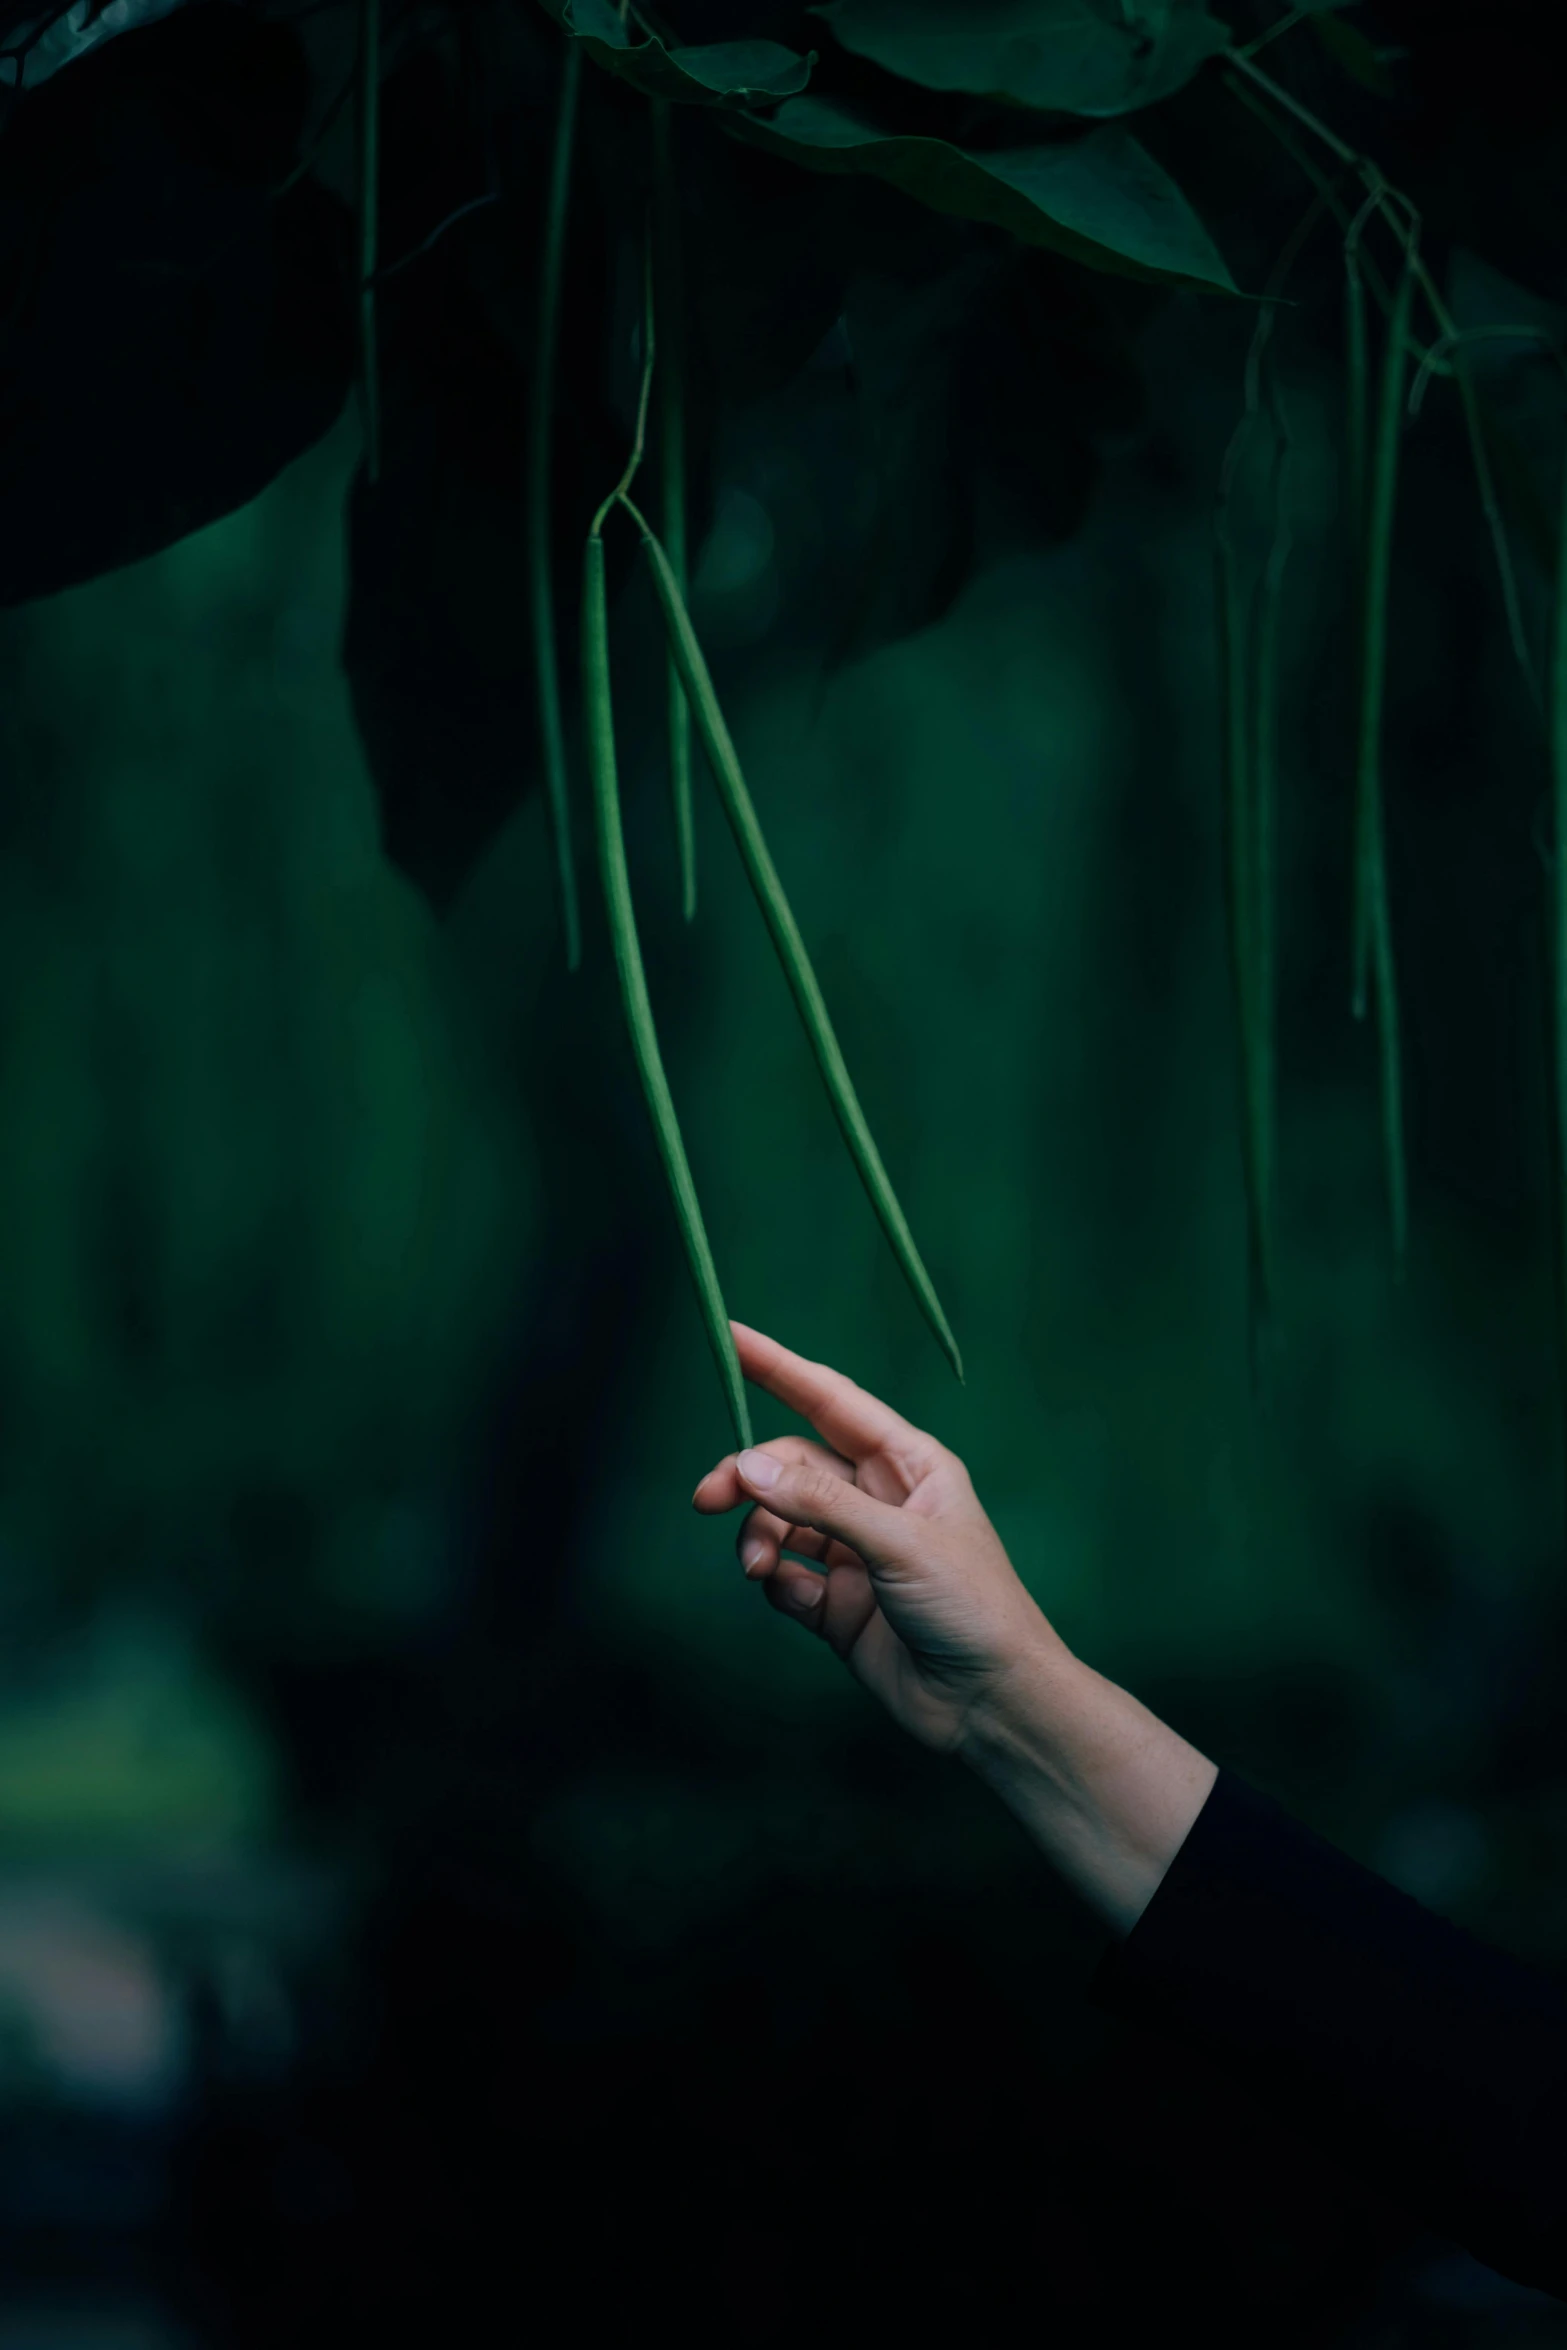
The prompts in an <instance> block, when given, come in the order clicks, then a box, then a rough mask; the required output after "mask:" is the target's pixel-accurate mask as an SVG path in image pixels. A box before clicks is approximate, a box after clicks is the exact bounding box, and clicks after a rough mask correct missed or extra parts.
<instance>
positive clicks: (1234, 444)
mask: <svg viewBox="0 0 1567 2350" xmlns="http://www.w3.org/2000/svg"><path fill="white" fill-rule="evenodd" d="M1245 431H1246V420H1243V422H1242V423H1241V424H1240V425H1239V426H1238V427H1237V428H1236V431H1235V434H1234V436H1233V438H1232V439H1231V442H1230V446H1229V448H1228V450H1227V452H1226V454H1225V460H1224V468H1223V472H1222V473H1221V475H1220V480H1219V496H1218V502H1217V505H1216V507H1215V509H1214V534H1213V544H1214V587H1215V609H1214V618H1215V624H1216V636H1217V644H1218V656H1219V771H1220V784H1221V791H1222V818H1223V842H1224V907H1225V937H1226V943H1227V945H1228V948H1229V962H1230V989H1231V994H1232V996H1233V999H1234V1003H1235V1036H1236V1045H1237V1073H1238V1076H1239V1080H1240V1105H1241V1116H1240V1141H1241V1171H1242V1176H1243V1179H1244V1182H1245V1186H1246V1228H1247V1251H1246V1259H1247V1333H1248V1340H1249V1348H1248V1351H1249V1356H1250V1362H1251V1370H1252V1387H1253V1393H1254V1394H1255V1393H1256V1388H1257V1369H1258V1326H1259V1323H1260V1322H1261V1321H1262V1320H1263V1319H1264V1317H1265V1315H1266V1296H1265V1281H1266V1265H1267V1250H1266V1244H1265V1239H1264V1225H1265V1204H1264V1194H1263V1167H1262V1154H1261V1152H1260V1150H1259V1129H1260V1123H1261V1121H1260V1118H1259V1114H1258V1112H1259V1101H1258V1091H1257V1035H1258V1029H1259V1025H1260V1022H1259V1012H1260V1005H1259V1002H1258V992H1257V978H1258V970H1257V954H1256V937H1255V909H1256V892H1255V878H1254V876H1255V851H1254V842H1253V837H1252V819H1253V800H1252V793H1251V788H1250V780H1249V773H1248V770H1249V765H1250V752H1251V739H1250V730H1249V728H1248V725H1247V710H1246V688H1247V682H1248V669H1249V666H1250V664H1249V662H1248V660H1247V637H1248V631H1247V625H1246V607H1245V604H1244V601H1243V598H1242V596H1241V592H1240V581H1239V575H1238V566H1237V563H1236V556H1235V544H1234V541H1233V539H1232V538H1231V535H1230V529H1229V501H1230V492H1231V488H1232V486H1233V482H1234V477H1235V468H1236V464H1237V461H1238V457H1239V452H1240V448H1241V445H1242V441H1243V439H1244V436H1245Z"/></svg>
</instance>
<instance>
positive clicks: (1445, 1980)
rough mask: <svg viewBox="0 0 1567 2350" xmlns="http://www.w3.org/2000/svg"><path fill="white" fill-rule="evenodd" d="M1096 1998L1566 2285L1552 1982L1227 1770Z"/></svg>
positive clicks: (1526, 2280)
mask: <svg viewBox="0 0 1567 2350" xmlns="http://www.w3.org/2000/svg"><path fill="white" fill-rule="evenodd" d="M1088 1996H1089V1999H1090V2002H1091V2003H1092V2004H1093V2005H1094V2006H1095V2007H1098V2008H1101V2009H1104V2010H1105V2011H1107V2012H1108V2013H1110V2014H1112V2015H1115V2016H1119V2017H1121V2018H1122V2019H1124V2020H1126V2021H1128V2022H1134V2023H1138V2024H1145V2025H1151V2026H1153V2027H1154V2028H1155V2029H1157V2030H1160V2031H1164V2032H1168V2033H1170V2034H1171V2035H1173V2036H1175V2037H1177V2038H1178V2039H1180V2040H1182V2041H1184V2042H1185V2043H1186V2044H1187V2045H1188V2046H1190V2047H1192V2048H1195V2049H1197V2050H1198V2051H1200V2052H1201V2053H1202V2054H1204V2055H1205V2056H1206V2057H1208V2058H1209V2059H1210V2060H1211V2061H1212V2062H1213V2063H1214V2064H1215V2065H1216V2066H1217V2067H1218V2068H1219V2069H1220V2070H1221V2071H1223V2072H1225V2073H1228V2074H1229V2075H1230V2076H1231V2077H1232V2078H1234V2079H1236V2080H1238V2081H1240V2082H1241V2083H1242V2085H1243V2086H1244V2087H1245V2088H1246V2089H1247V2090H1248V2091H1249V2092H1250V2093H1251V2094H1252V2095H1253V2096H1254V2097H1256V2098H1257V2099H1258V2100H1259V2101H1261V2102H1264V2103H1265V2104H1266V2105H1267V2106H1268V2107H1269V2108H1270V2110H1271V2111H1272V2112H1273V2113H1274V2114H1275V2115H1276V2116H1277V2118H1278V2119H1279V2120H1281V2121H1284V2122H1286V2123H1288V2124H1290V2125H1292V2126H1294V2127H1297V2128H1299V2129H1300V2130H1301V2131H1302V2132H1303V2133H1304V2134H1305V2135H1307V2136H1308V2137H1309V2138H1310V2139H1311V2140H1312V2141H1313V2143H1314V2144H1315V2145H1316V2146H1318V2147H1319V2148H1320V2150H1321V2151H1322V2153H1323V2154H1324V2156H1325V2157H1326V2158H1327V2159H1328V2160H1330V2161H1332V2162H1334V2163H1336V2164H1338V2166H1339V2167H1340V2168H1341V2169H1343V2170H1345V2171H1347V2172H1350V2173H1359V2174H1361V2175H1363V2176H1365V2177H1367V2178H1368V2179H1369V2180H1371V2181H1372V2182H1373V2183H1376V2184H1380V2185H1383V2186H1386V2187H1394V2186H1396V2188H1397V2190H1398V2192H1399V2196H1400V2200H1401V2201H1403V2202H1404V2203H1405V2204H1406V2205H1407V2207H1408V2208H1409V2209H1410V2211H1411V2212H1413V2213H1415V2214H1417V2215H1418V2216H1419V2217H1420V2218H1421V2219H1422V2220H1423V2221H1424V2222H1425V2224H1427V2225H1429V2226H1430V2227H1431V2228H1433V2229H1435V2230H1437V2231H1439V2232H1440V2233H1442V2234H1444V2235H1447V2236H1450V2237H1451V2238H1452V2239H1453V2240H1454V2241H1455V2242H1457V2243H1459V2244H1461V2245H1463V2246H1464V2247H1465V2249H1466V2250H1468V2251H1470V2252H1472V2253H1473V2254H1474V2255H1475V2257H1476V2258H1477V2259H1479V2260H1482V2261H1484V2262H1485V2263H1486V2264H1487V2265H1488V2266H1489V2267H1492V2268H1495V2269H1498V2270H1499V2271H1501V2273H1502V2274H1504V2275H1506V2276H1510V2277H1513V2278H1515V2279H1516V2280H1517V2281H1518V2282H1519V2283H1522V2284H1529V2285H1534V2286H1537V2287H1539V2288H1541V2289H1542V2290H1544V2291H1546V2292H1549V2293H1555V2294H1557V2295H1558V2296H1559V2297H1561V2298H1562V2299H1564V2300H1567V1994H1564V1992H1563V1991H1562V1990H1561V1989H1560V1988H1559V1987H1558V1986H1557V1985H1556V1984H1555V1983H1553V1982H1552V1981H1551V1980H1550V1978H1549V1977H1548V1976H1545V1975H1543V1974H1541V1973H1539V1972H1537V1971H1536V1970H1534V1969H1532V1968H1530V1967H1528V1966H1525V1965H1524V1964H1523V1963H1522V1962H1521V1961H1519V1960H1517V1959H1514V1958H1510V1957H1508V1956H1507V1955H1506V1954H1505V1953H1503V1952H1501V1951H1499V1950H1495V1949H1492V1948H1491V1947H1489V1946H1488V1945H1487V1944H1485V1943H1481V1942H1477V1941H1476V1940H1475V1939H1474V1937H1473V1936H1472V1935H1470V1934H1468V1933H1466V1932H1465V1931H1464V1930H1463V1929H1462V1928H1461V1927H1458V1926H1455V1925H1453V1924H1451V1923H1450V1922H1449V1921H1448V1920H1447V1919H1445V1918H1441V1917H1438V1916H1436V1915H1435V1914H1434V1913H1433V1912H1432V1911H1430V1910H1428V1909H1426V1908H1425V1907H1423V1905H1422V1904H1421V1903H1420V1902H1418V1901H1415V1900H1413V1899H1412V1898H1411V1897H1410V1896H1409V1895H1408V1894H1407V1893H1402V1892H1400V1891H1399V1890H1398V1888H1397V1887H1396V1886H1394V1885H1391V1884H1389V1883H1388V1882H1387V1881H1386V1880H1385V1879H1384V1878H1382V1877H1379V1876H1377V1875H1376V1874H1375V1873H1374V1872H1373V1871H1372V1870H1370V1869H1367V1868H1363V1867H1362V1866H1361V1865H1360V1863H1359V1862H1358V1861H1354V1860H1351V1859H1350V1858H1349V1856H1348V1855H1347V1854H1345V1853H1342V1852H1339V1851H1338V1850H1337V1849H1336V1848H1335V1847H1334V1846H1333V1845H1331V1844H1329V1843H1327V1842H1326V1841H1325V1840H1324V1839H1323V1838H1322V1837H1320V1836H1318V1835H1316V1834H1315V1833H1314V1832H1313V1831H1312V1830H1311V1829H1309V1828H1306V1827H1303V1826H1302V1825H1301V1824H1300V1822H1299V1821H1297V1820H1294V1819H1292V1818H1291V1816H1290V1815H1289V1813H1288V1812H1287V1811H1285V1810H1284V1809H1283V1808H1282V1806H1281V1805H1279V1804H1277V1803H1275V1802H1274V1801H1273V1800H1272V1798H1271V1797H1269V1796H1266V1795H1264V1794H1262V1793H1260V1792H1259V1791H1258V1790H1257V1789H1256V1788H1253V1787H1251V1786H1249V1785H1248V1784H1247V1783H1246V1782H1245V1781H1244V1780H1242V1779H1238V1778H1236V1777H1235V1776H1234V1774H1233V1773H1231V1772H1229V1771H1224V1770H1221V1771H1220V1773H1219V1776H1218V1779H1217V1780H1216V1782H1215V1784H1214V1787H1213V1791H1212V1793H1211V1794H1210V1795H1209V1798H1208V1801H1207V1802H1206V1804H1205V1805H1204V1806H1203V1809H1202V1811H1201V1812H1200V1813H1199V1814H1198V1817H1197V1819H1196V1821H1195V1822H1194V1823H1193V1826H1192V1828H1191V1830H1190V1832H1189V1833H1188V1835H1187V1838H1186V1841H1185V1843H1184V1844H1183V1845H1182V1846H1181V1849H1180V1851H1179V1852H1178V1853H1177V1854H1176V1857H1175V1859H1174V1860H1173V1862H1172V1863H1171V1865H1170V1867H1169V1869H1168V1870H1167V1871H1166V1873H1165V1876H1164V1878H1163V1880H1162V1882H1161V1883H1160V1885H1159V1888H1158V1890H1157V1891H1156V1892H1155V1894H1154V1896H1153V1899H1152V1900H1151V1901H1150V1902H1149V1904H1148V1906H1147V1908H1146V1909H1145V1910H1144V1911H1143V1914H1142V1916H1141V1917H1140V1918H1139V1919H1138V1921H1137V1923H1136V1925H1135V1926H1134V1927H1133V1928H1132V1930H1131V1932H1130V1934H1128V1935H1127V1936H1126V1937H1125V1939H1124V1940H1121V1941H1118V1942H1115V1943H1113V1944H1112V1945H1111V1946H1110V1948H1109V1949H1108V1950H1107V1951H1106V1952H1105V1953H1104V1955H1103V1957H1102V1958H1101V1959H1100V1961H1099V1964H1098V1966H1097V1967H1096V1969H1095V1971H1094V1974H1093V1977H1092V1979H1091V1981H1090V1984H1089V1991H1088Z"/></svg>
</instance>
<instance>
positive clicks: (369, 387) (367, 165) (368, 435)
mask: <svg viewBox="0 0 1567 2350" xmlns="http://www.w3.org/2000/svg"><path fill="white" fill-rule="evenodd" d="M380 148H381V0H359V392H360V398H361V400H362V402H363V404H364V429H365V479H366V480H367V481H368V482H370V483H372V484H373V483H375V482H378V481H379V480H380V478H381V381H380V359H379V356H378V353H377V349H376V293H375V266H376V235H377V230H378V227H379V213H380V194H381V154H380Z"/></svg>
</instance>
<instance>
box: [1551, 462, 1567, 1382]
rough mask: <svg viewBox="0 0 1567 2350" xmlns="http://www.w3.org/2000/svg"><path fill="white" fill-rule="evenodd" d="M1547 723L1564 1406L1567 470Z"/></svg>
mask: <svg viewBox="0 0 1567 2350" xmlns="http://www.w3.org/2000/svg"><path fill="white" fill-rule="evenodd" d="M1546 686H1547V706H1548V715H1549V719H1550V759H1551V801H1552V834H1553V842H1552V845H1553V849H1554V855H1553V857H1552V859H1551V863H1550V866H1549V872H1550V892H1551V919H1550V923H1549V933H1550V949H1551V982H1552V986H1551V1011H1552V1020H1551V1045H1552V1081H1553V1082H1552V1087H1551V1094H1552V1107H1553V1110H1554V1113H1555V1114H1554V1120H1553V1126H1552V1135H1553V1140H1554V1142H1555V1151H1554V1153H1553V1156H1554V1160H1555V1165H1554V1167H1553V1169H1552V1174H1553V1177H1554V1183H1553V1189H1554V1192H1555V1219H1554V1220H1555V1226H1556V1327H1557V1335H1558V1341H1559V1344H1560V1348H1561V1377H1562V1380H1563V1383H1564V1386H1563V1400H1564V1403H1567V465H1564V466H1563V469H1562V501H1561V519H1560V523H1559V527H1558V536H1557V542H1556V598H1555V609H1554V612H1553V614H1552V622H1551V643H1550V650H1549V656H1548V668H1547V673H1546Z"/></svg>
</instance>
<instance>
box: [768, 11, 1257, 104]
mask: <svg viewBox="0 0 1567 2350" xmlns="http://www.w3.org/2000/svg"><path fill="white" fill-rule="evenodd" d="M812 14H813V15H815V16H820V17H824V18H825V19H826V21H827V23H828V24H829V25H830V27H831V28H832V31H833V32H834V34H835V35H836V36H837V38H838V39H839V40H840V41H841V42H842V43H843V46H844V47H845V48H846V49H852V50H853V51H854V52H855V54H856V56H859V57H868V58H870V59H871V60H872V61H873V63H875V64H877V65H881V66H885V67H886V69H887V71H888V72H889V73H896V74H901V75H902V76H903V78H904V79H905V80H906V81H911V82H922V83H923V84H924V85H925V87H926V88H927V89H930V90H961V91H965V92H967V93H968V94H969V95H970V96H972V97H976V98H994V99H999V100H1002V101H1004V102H1005V103H1007V104H1009V105H1014V106H1033V107H1039V108H1043V109H1046V110H1048V111H1050V112H1053V113H1060V114H1086V115H1096V116H1103V115H1112V114H1129V113H1130V112H1131V111H1132V109H1133V108H1134V107H1137V106H1151V105H1152V104H1153V103H1154V102H1155V100H1157V99H1159V98H1168V97H1169V96H1170V94H1171V92H1172V91H1175V90H1178V89H1180V88H1181V87H1182V86H1183V85H1184V84H1185V83H1187V82H1189V81H1190V80H1191V78H1192V76H1193V74H1194V73H1196V71H1197V70H1198V68H1199V66H1201V65H1202V63H1203V61H1204V59H1206V58H1209V57H1212V56H1214V55H1215V54H1216V53H1217V52H1218V51H1219V50H1221V49H1223V48H1225V47H1226V46H1227V44H1228V41H1229V33H1228V31H1227V30H1226V28H1225V27H1224V26H1223V25H1222V24H1219V23H1217V22H1216V21H1215V20H1214V18H1213V17H1211V16H1210V15H1209V14H1208V10H1207V7H1206V5H1205V0H1158V4H1156V5H1152V6H1147V5H1145V6H1143V7H1141V8H1137V9H1128V8H1126V7H1124V6H1123V5H1122V0H828V4H827V5H824V6H822V7H819V8H815V9H813V10H812Z"/></svg>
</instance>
